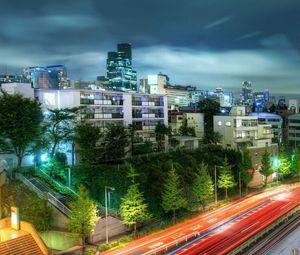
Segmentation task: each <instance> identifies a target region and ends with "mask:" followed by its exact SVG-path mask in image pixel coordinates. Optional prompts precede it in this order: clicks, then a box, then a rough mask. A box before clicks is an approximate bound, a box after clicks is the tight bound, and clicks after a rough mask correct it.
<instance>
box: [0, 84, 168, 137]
mask: <svg viewBox="0 0 300 255" xmlns="http://www.w3.org/2000/svg"><path fill="white" fill-rule="evenodd" d="M2 88H3V89H4V90H5V91H7V92H9V93H15V92H17V93H20V94H23V95H24V96H28V97H31V98H33V97H34V98H37V99H38V100H39V101H40V102H41V104H42V108H43V111H44V112H46V111H47V109H56V108H72V107H81V110H80V114H79V116H78V120H79V121H85V122H88V123H91V124H93V125H97V126H100V127H103V128H104V127H105V126H106V125H107V124H110V123H114V124H120V125H124V126H126V127H127V126H128V125H129V124H133V123H135V124H136V127H137V135H138V136H139V138H140V139H139V140H143V141H145V140H149V141H152V142H155V127H156V125H157V124H164V125H168V104H167V97H166V96H164V95H150V94H142V93H124V92H114V91H102V90H80V89H64V90H50V89H33V88H31V85H30V84H20V83H15V84H13V83H10V84H3V86H2ZM23 92H24V93H23Z"/></svg>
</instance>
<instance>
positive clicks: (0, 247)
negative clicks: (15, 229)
mask: <svg viewBox="0 0 300 255" xmlns="http://www.w3.org/2000/svg"><path fill="white" fill-rule="evenodd" d="M0 254H1V255H43V252H42V251H41V250H40V248H39V247H38V245H37V244H36V242H35V241H34V239H33V238H32V236H31V235H30V234H26V235H23V236H21V237H18V238H14V239H10V240H8V241H4V242H1V243H0Z"/></svg>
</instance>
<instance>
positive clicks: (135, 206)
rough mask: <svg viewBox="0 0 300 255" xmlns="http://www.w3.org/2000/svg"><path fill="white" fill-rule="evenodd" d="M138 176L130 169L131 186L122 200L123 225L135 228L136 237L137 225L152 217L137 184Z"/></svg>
mask: <svg viewBox="0 0 300 255" xmlns="http://www.w3.org/2000/svg"><path fill="white" fill-rule="evenodd" d="M136 176H138V175H137V173H136V171H135V170H134V169H133V168H130V170H129V174H128V178H130V179H131V185H130V186H129V188H128V190H127V193H126V195H125V196H124V197H123V198H121V204H120V215H121V218H122V223H123V224H125V225H128V226H129V227H131V226H134V235H136V229H137V224H138V223H142V222H144V221H146V220H148V219H149V218H150V217H151V215H150V214H149V212H148V205H147V203H146V202H145V199H144V196H143V194H142V193H141V192H140V190H139V184H138V183H136V182H135V177H136Z"/></svg>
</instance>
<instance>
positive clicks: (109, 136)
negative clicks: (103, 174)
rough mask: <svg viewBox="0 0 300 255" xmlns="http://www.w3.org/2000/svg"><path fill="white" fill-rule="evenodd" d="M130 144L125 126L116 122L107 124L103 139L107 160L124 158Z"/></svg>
mask: <svg viewBox="0 0 300 255" xmlns="http://www.w3.org/2000/svg"><path fill="white" fill-rule="evenodd" d="M128 145H129V143H128V134H127V132H126V129H125V127H124V126H121V125H115V124H110V125H108V126H106V130H105V136H104V140H103V146H104V148H105V154H104V157H105V159H106V160H115V159H123V158H124V157H125V149H126V147H127V146H128Z"/></svg>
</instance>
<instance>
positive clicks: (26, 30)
mask: <svg viewBox="0 0 300 255" xmlns="http://www.w3.org/2000/svg"><path fill="white" fill-rule="evenodd" d="M0 8H1V12H2V14H1V16H0V24H1V29H0V46H1V47H0V67H1V66H2V67H4V66H5V65H7V66H8V67H9V68H10V70H14V71H15V70H16V71H20V70H21V69H22V68H23V67H25V66H30V65H46V64H66V65H67V67H68V69H69V74H70V76H71V78H81V79H95V77H96V76H97V75H101V74H102V75H103V74H105V60H106V53H107V51H111V50H114V49H115V48H116V44H117V43H118V42H131V43H132V45H133V57H134V59H133V64H134V67H135V69H137V71H138V75H139V78H141V77H145V76H146V75H147V74H149V73H157V72H159V71H162V72H165V73H167V74H169V76H170V77H171V81H172V82H174V83H177V84H178V83H181V84H193V85H198V86H199V87H201V88H214V87H215V86H217V85H218V86H219V85H221V86H223V87H224V88H234V87H235V88H239V87H240V84H241V82H242V81H243V80H251V81H252V82H253V85H254V86H255V87H256V88H257V90H260V89H264V88H267V87H268V88H269V89H271V90H272V91H274V92H279V91H280V90H282V86H284V88H285V91H286V92H288V91H287V90H288V89H289V92H294V91H297V86H298V85H299V80H300V75H299V71H298V70H300V56H299V40H300V34H299V33H298V32H297V31H298V28H299V26H300V19H299V18H298V13H299V10H300V1H298V0H287V1H282V0H264V1H261V0H243V1H241V0H226V1H222V0H205V1H204V0H188V1H183V0H178V1H174V0H152V1H149V0H130V1H124V0H114V1H103V0H102V1H101V0H94V1H93V0H84V1H83V0H60V1H59V0H52V1H35V0H27V1H21V0H10V1H8V0H4V1H3V0H2V1H1V3H0ZM287 88H288V89H287Z"/></svg>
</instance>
